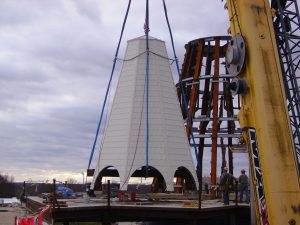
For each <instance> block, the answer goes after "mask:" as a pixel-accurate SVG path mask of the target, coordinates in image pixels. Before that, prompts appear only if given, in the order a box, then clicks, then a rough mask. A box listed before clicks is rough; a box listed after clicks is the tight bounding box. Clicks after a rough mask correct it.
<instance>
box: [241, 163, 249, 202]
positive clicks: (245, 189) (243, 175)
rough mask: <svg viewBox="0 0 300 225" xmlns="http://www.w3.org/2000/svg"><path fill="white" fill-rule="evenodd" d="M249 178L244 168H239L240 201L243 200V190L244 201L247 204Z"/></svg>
mask: <svg viewBox="0 0 300 225" xmlns="http://www.w3.org/2000/svg"><path fill="white" fill-rule="evenodd" d="M248 187H249V178H248V176H247V175H246V171H245V170H244V169H242V170H241V175H240V176H239V188H240V202H243V195H244V192H245V194H246V203H247V204H248V203H249V201H250V197H249V190H248Z"/></svg>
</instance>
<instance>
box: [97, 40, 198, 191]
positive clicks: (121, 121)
mask: <svg viewBox="0 0 300 225" xmlns="http://www.w3.org/2000/svg"><path fill="white" fill-rule="evenodd" d="M149 50H150V55H149V95H148V102H149V111H148V116H149V130H148V131H149V149H148V165H149V166H151V167H154V168H155V169H157V170H158V171H159V172H160V174H161V175H162V176H163V178H164V180H165V183H166V188H167V190H168V191H173V190H174V181H173V180H174V174H175V171H176V170H177V169H178V168H179V167H180V168H185V169H186V171H189V174H190V175H191V177H192V178H194V181H196V173H195V167H194V165H193V160H192V155H191V152H190V147H189V143H188V140H187V137H186V134H185V128H184V121H183V119H182V116H181V111H180V107H179V102H178V100H177V95H176V89H175V86H174V81H173V77H172V73H171V69H170V64H169V60H168V55H167V50H166V46H165V43H164V42H163V41H161V40H158V39H156V38H152V37H149ZM146 95H147V92H146V38H145V36H143V37H139V38H135V39H132V40H129V41H128V43H127V49H126V53H125V60H124V62H123V67H122V70H121V74H120V78H119V81H118V85H117V88H116V93H115V96H114V99H113V103H112V107H111V112H110V115H109V118H108V122H107V128H106V130H105V133H104V137H103V144H102V147H101V149H100V154H99V160H98V163H97V166H96V169H95V174H94V178H93V182H92V188H93V187H94V185H95V182H96V181H97V178H98V176H99V175H100V174H101V171H103V170H105V169H107V168H109V167H114V168H116V169H117V171H118V173H119V176H120V187H121V189H122V190H126V189H127V185H128V181H129V178H130V177H131V175H132V174H133V173H134V172H135V170H137V169H139V168H141V167H143V166H145V165H146V155H147V153H146ZM196 185H197V182H196Z"/></svg>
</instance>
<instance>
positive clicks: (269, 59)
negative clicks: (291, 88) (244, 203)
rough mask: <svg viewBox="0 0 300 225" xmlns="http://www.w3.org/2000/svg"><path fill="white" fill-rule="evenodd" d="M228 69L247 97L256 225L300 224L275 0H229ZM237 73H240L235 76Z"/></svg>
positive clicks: (243, 114)
mask: <svg viewBox="0 0 300 225" xmlns="http://www.w3.org/2000/svg"><path fill="white" fill-rule="evenodd" d="M226 8H227V9H228V12H229V18H230V23H231V25H230V33H231V34H232V36H233V38H232V41H231V43H230V45H231V46H230V47H229V49H228V51H227V54H228V55H227V57H226V63H227V68H228V70H229V71H230V73H232V74H236V75H237V77H236V78H237V79H236V80H235V81H234V82H233V83H231V84H230V86H231V89H232V90H234V91H235V92H236V93H237V94H241V96H242V108H241V110H240V112H239V115H238V118H239V122H240V125H241V128H242V129H243V138H242V139H244V140H245V142H246V143H247V146H248V147H247V148H248V152H249V160H250V167H251V175H252V182H253V187H254V201H255V211H256V224H271V225H285V224H287V225H300V186H299V185H300V184H299V177H298V174H299V173H298V172H299V171H297V165H296V158H295V151H294V144H293V139H292V133H291V128H290V122H289V116H288V111H287V106H286V105H287V104H286V97H285V91H284V84H283V80H282V74H281V73H282V72H281V67H280V61H279V55H278V50H277V45H276V40H275V34H274V28H273V23H272V10H271V8H270V3H269V0H227V3H226ZM235 72H236V73H235Z"/></svg>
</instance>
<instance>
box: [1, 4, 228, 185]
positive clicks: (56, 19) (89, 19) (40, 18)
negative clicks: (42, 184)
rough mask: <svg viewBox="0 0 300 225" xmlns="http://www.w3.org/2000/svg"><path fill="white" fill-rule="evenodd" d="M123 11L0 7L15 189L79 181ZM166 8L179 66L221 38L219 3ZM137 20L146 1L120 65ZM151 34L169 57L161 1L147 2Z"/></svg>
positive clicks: (8, 153) (4, 137)
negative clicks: (199, 41)
mask: <svg viewBox="0 0 300 225" xmlns="http://www.w3.org/2000/svg"><path fill="white" fill-rule="evenodd" d="M127 3H128V1H127V0H23V1H22V0H1V2H0V12H1V13H0V86H1V88H0V102H1V104H0V151H1V157H0V172H1V173H5V174H9V175H12V176H14V177H15V180H17V181H23V180H29V179H32V180H34V181H42V180H43V181H45V180H47V179H49V180H50V179H52V178H57V179H58V180H62V181H63V180H65V179H67V178H69V177H73V178H75V179H78V180H81V179H82V175H81V174H80V173H81V172H83V171H85V170H86V167H87V164H88V158H89V155H90V150H91V147H92V143H93V139H94V136H95V131H96V127H97V123H98V119H99V113H100V110H101V104H102V102H103V98H104V94H105V88H106V86H107V82H108V77H109V75H110V71H111V67H112V62H113V58H114V54H115V50H116V47H117V42H118V38H119V34H120V30H121V25H122V22H123V18H124V15H125V10H126V7H127ZM166 3H167V6H168V13H169V19H170V23H171V26H172V29H173V34H174V41H175V45H176V49H177V54H178V57H179V60H180V65H181V63H182V59H183V56H184V44H185V43H187V42H188V41H190V40H193V39H196V38H199V37H205V36H213V35H226V32H227V28H228V27H229V22H228V18H227V12H226V11H225V10H224V8H223V6H224V2H221V0H184V1H174V0H166ZM144 14H145V1H141V0H132V7H131V10H130V13H129V18H128V21H127V25H126V28H125V34H124V39H123V42H122V46H121V52H120V55H119V57H120V58H122V57H123V53H124V48H125V47H126V40H128V39H131V38H135V37H138V36H142V35H143V34H144V31H143V25H144ZM150 30H151V31H150V35H151V36H154V37H157V38H160V39H162V40H165V41H166V43H167V46H168V49H169V54H170V55H171V51H170V38H169V35H168V30H167V25H166V22H165V19H164V15H163V8H162V4H161V0H152V1H150ZM118 66H120V65H118ZM118 68H119V67H118ZM96 158H97V156H96V157H94V159H96ZM94 161H95V160H94Z"/></svg>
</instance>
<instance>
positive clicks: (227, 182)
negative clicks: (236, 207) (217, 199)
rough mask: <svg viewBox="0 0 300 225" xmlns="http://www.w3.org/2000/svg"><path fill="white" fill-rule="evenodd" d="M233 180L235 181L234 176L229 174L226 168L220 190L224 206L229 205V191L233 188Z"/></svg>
mask: <svg viewBox="0 0 300 225" xmlns="http://www.w3.org/2000/svg"><path fill="white" fill-rule="evenodd" d="M233 180H235V178H234V176H233V175H231V174H230V173H228V168H227V167H224V168H223V173H222V175H221V179H220V188H221V191H222V192H223V200H224V205H229V191H230V188H231V187H232V184H233Z"/></svg>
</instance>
